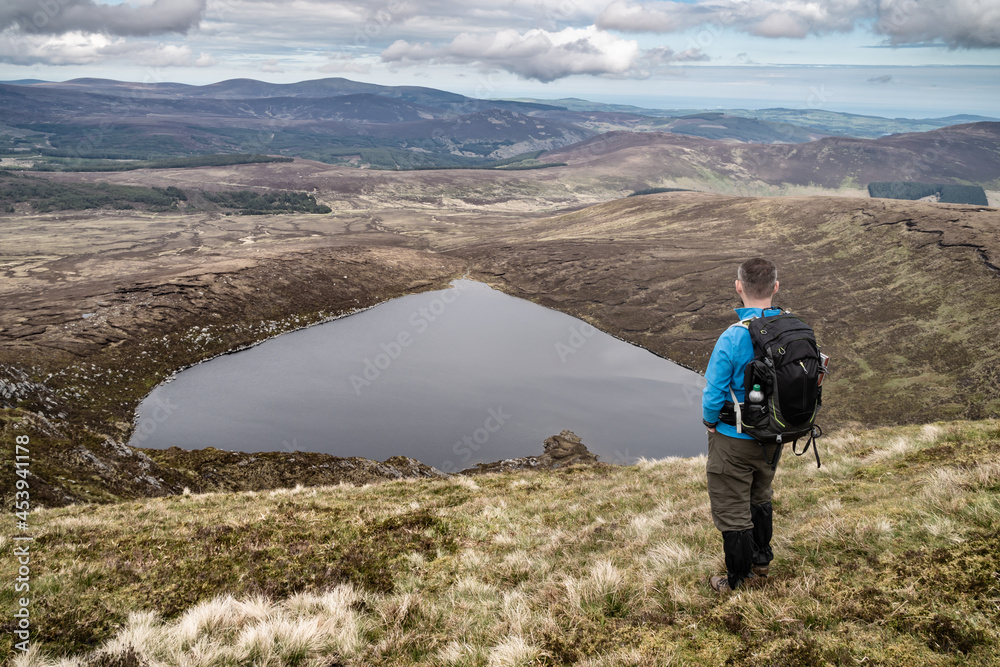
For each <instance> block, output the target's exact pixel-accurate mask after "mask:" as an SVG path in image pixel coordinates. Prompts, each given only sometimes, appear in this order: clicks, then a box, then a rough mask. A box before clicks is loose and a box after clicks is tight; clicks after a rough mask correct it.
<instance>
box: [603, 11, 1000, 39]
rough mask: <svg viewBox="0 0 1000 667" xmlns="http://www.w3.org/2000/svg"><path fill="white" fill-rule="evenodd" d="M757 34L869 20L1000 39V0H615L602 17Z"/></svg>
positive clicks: (805, 31)
mask: <svg viewBox="0 0 1000 667" xmlns="http://www.w3.org/2000/svg"><path fill="white" fill-rule="evenodd" d="M705 24H714V25H717V26H720V27H731V28H733V29H735V30H739V31H742V32H746V33H749V34H752V35H757V36H759V37H791V38H800V39H801V38H804V37H807V36H809V35H824V34H829V33H843V32H851V31H853V30H854V29H855V28H857V27H859V26H870V27H871V28H872V29H873V30H874V31H875V32H877V33H879V34H882V35H885V36H887V37H888V38H889V41H890V43H892V44H897V45H902V44H915V43H922V42H935V41H937V42H941V43H943V44H945V45H947V46H950V47H953V48H957V47H966V48H996V47H1000V3H998V2H996V1H995V0H994V1H983V0H920V1H919V2H918V1H917V0H826V1H824V2H820V1H817V0H752V1H750V0H697V1H696V2H692V3H688V2H679V1H677V0H657V1H654V2H635V1H634V0H615V1H614V2H612V3H611V4H609V5H608V6H607V7H605V8H604V10H603V11H602V12H601V14H600V16H598V18H597V21H596V25H597V26H599V27H600V28H603V29H605V30H621V31H625V32H660V33H669V32H679V31H683V30H687V29H688V28H692V27H695V26H699V25H705Z"/></svg>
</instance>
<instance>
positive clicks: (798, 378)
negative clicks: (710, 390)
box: [727, 312, 829, 467]
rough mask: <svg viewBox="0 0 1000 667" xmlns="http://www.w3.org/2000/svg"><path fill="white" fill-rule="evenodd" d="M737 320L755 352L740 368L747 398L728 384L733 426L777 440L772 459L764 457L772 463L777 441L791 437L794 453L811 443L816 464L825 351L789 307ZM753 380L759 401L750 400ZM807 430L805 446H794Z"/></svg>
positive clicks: (766, 440)
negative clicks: (738, 395)
mask: <svg viewBox="0 0 1000 667" xmlns="http://www.w3.org/2000/svg"><path fill="white" fill-rule="evenodd" d="M740 325H741V326H745V327H746V328H747V331H749V333H750V340H751V341H752V342H753V352H754V358H753V360H752V361H751V362H750V363H749V364H747V367H746V370H745V371H744V377H743V387H744V389H745V390H746V394H745V396H746V400H745V402H744V403H742V404H739V403H736V395H735V393H733V392H732V389H730V393H731V394H732V397H733V410H734V412H735V415H734V416H735V419H734V422H735V424H736V425H737V430H739V431H741V432H742V433H746V434H747V435H749V436H752V437H753V438H755V439H756V440H758V441H759V442H762V443H764V444H777V445H778V448H777V449H776V450H775V453H774V460H773V461H767V462H768V463H769V464H771V465H773V466H777V464H778V457H779V456H780V455H781V446H782V445H783V444H784V443H786V442H789V441H791V442H792V451H793V452H794V453H795V455H796V456H802V455H803V454H805V453H806V451H808V449H809V445H810V444H811V445H812V446H813V452H814V453H815V454H816V467H819V466H820V462H819V451H818V450H817V449H816V438H818V437H820V436H821V435H822V434H823V431H822V429H821V428H820V427H819V426H818V425H817V424H816V415H817V413H818V412H819V408H820V405H821V404H822V395H823V387H822V384H823V376H824V375H825V374H826V372H827V362H828V361H829V357H827V356H826V355H823V354H820V351H819V345H817V344H816V336H815V334H814V333H813V330H812V328H811V327H810V326H809V325H808V324H806V323H805V322H803V321H802V320H801V319H799V318H798V317H795V316H794V315H791V314H790V313H788V312H781V313H779V314H777V315H767V316H761V317H755V318H753V319H750V320H744V321H743V322H741V323H740ZM754 385H760V389H761V392H762V393H763V400H762V401H760V402H753V401H751V400H750V392H751V389H752V388H753V387H754ZM727 407H728V404H727ZM806 436H808V437H809V439H808V440H807V441H806V445H805V447H803V448H802V451H801V452H799V451H797V450H796V449H795V445H796V443H797V442H798V440H799V438H803V437H806ZM765 460H767V452H766V449H765Z"/></svg>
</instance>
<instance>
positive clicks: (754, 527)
mask: <svg viewBox="0 0 1000 667" xmlns="http://www.w3.org/2000/svg"><path fill="white" fill-rule="evenodd" d="M736 275H737V279H736V293H737V294H738V295H739V296H740V299H742V301H743V308H737V309H736V313H737V315H738V316H739V318H740V321H741V322H745V321H746V320H748V319H750V318H753V317H760V316H762V315H774V314H778V313H780V312H781V311H780V309H777V308H772V307H771V299H772V298H773V297H774V295H775V294H776V293H777V292H778V270H777V268H776V267H775V265H774V264H773V263H772V262H770V261H768V260H766V259H761V258H754V259H749V260H747V261H745V262H743V263H742V264H740V267H739V270H738V271H737V274H736ZM753 359H754V349H753V343H752V342H751V338H750V333H749V331H748V330H747V328H746V327H745V326H741V324H740V323H737V324H734V325H732V326H730V327H729V328H728V329H726V330H725V331H724V332H723V333H722V335H721V336H719V340H718V341H717V342H716V344H715V349H714V350H713V351H712V357H711V359H710V360H709V362H708V370H707V371H706V372H705V379H706V380H707V385H706V386H705V391H704V393H703V395H702V421H703V422H704V424H705V427H706V428H707V429H708V465H707V466H706V471H707V474H708V497H709V501H710V503H711V506H712V521H713V522H714V523H715V527H716V528H718V529H719V530H720V531H722V540H723V550H724V552H725V556H726V570H727V574H726V575H718V576H713V577H711V579H710V583H711V585H712V588H713V589H714V590H716V591H718V592H725V591H731V590H735V589H736V588H738V587H739V586H740V585H741V584H742V583H743V582H744V581H745V580H747V579H751V578H753V577H755V576H762V577H766V576H767V572H768V567H769V563H770V562H771V560H772V558H773V557H774V556H773V554H772V552H771V496H772V490H771V481H772V480H773V479H774V472H775V468H776V467H777V457H778V456H779V451H778V450H779V449H780V446H781V445H768V446H764V445H763V444H762V443H760V442H758V441H756V440H755V439H754V438H753V437H752V436H750V435H747V434H746V433H743V432H741V430H739V429H737V427H736V420H735V419H733V420H732V423H726V420H724V419H723V418H722V417H723V415H722V412H723V407H724V406H725V404H726V401H728V400H730V396H735V401H737V402H739V403H742V402H744V401H745V400H746V395H745V394H746V388H745V387H744V386H743V383H744V369H745V368H746V366H747V364H748V363H750V362H751V361H752V360H753ZM762 447H763V448H764V449H765V452H764V453H763V454H762V452H761V449H762ZM768 457H770V460H768Z"/></svg>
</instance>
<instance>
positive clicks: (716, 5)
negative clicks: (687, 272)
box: [0, 0, 1000, 117]
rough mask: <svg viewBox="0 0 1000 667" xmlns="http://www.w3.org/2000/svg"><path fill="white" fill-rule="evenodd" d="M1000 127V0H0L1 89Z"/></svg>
mask: <svg viewBox="0 0 1000 667" xmlns="http://www.w3.org/2000/svg"><path fill="white" fill-rule="evenodd" d="M327 76H343V77H347V78H350V79H354V80H359V81H367V82H371V83H380V84H387V85H398V84H408V85H425V86H431V87H435V88H443V89H446V90H451V91H454V92H458V93H463V94H466V95H473V96H476V97H538V98H544V99H555V98H560V97H583V98H586V99H591V100H597V101H604V102H618V103H625V104H636V105H640V106H647V107H657V108H673V109H677V108H706V107H707V108H712V107H717V106H719V107H744V108H762V107H769V106H785V107H793V108H824V109H833V110H837V111H850V112H855V113H874V114H879V115H890V116H909V117H927V116H940V115H948V114H954V113H978V114H984V115H992V116H998V117H1000V0H827V1H824V0H686V1H679V0H678V1H675V0H652V1H645V0H461V1H453V0H422V1H419V2H418V1H417V0H128V1H122V0H0V80H3V81H11V80H19V79H44V80H48V81H64V80H68V79H73V78H78V77H102V78H112V79H120V80H130V81H148V82H152V81H179V82H183V83H192V84H205V83H212V82H215V81H221V80H223V79H230V78H237V77H250V78H256V79H261V80H265V81H271V82H276V83H287V82H293V81H302V80H305V79H316V78H321V77H327Z"/></svg>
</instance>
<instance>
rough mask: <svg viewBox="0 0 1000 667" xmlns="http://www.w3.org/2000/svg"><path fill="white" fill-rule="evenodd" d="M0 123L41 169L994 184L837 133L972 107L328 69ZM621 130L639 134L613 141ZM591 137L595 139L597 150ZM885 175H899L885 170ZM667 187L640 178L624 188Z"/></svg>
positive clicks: (69, 103) (977, 140) (40, 94)
mask: <svg viewBox="0 0 1000 667" xmlns="http://www.w3.org/2000/svg"><path fill="white" fill-rule="evenodd" d="M0 119H2V123H3V126H0V155H7V156H10V157H15V158H18V159H20V160H21V162H20V164H23V165H37V166H40V167H42V168H46V169H62V168H65V164H66V161H68V160H71V161H73V165H72V166H73V168H75V169H80V168H87V166H88V160H109V159H111V160H155V159H162V158H174V157H188V156H197V155H209V154H220V153H267V154H275V155H283V156H287V157H301V158H307V159H312V160H318V161H322V162H326V163H329V164H341V165H349V166H357V167H370V168H379V169H413V168H456V167H490V166H498V165H497V164H496V162H497V161H498V160H504V159H510V158H514V157H517V156H521V155H523V156H525V157H526V158H534V157H535V156H536V154H537V153H538V152H539V151H558V150H560V149H563V148H565V147H568V146H570V145H572V144H575V143H578V142H580V141H587V140H590V139H593V138H594V137H595V136H597V135H599V134H605V135H606V136H605V137H604V138H602V139H598V140H595V142H596V143H592V144H589V145H587V146H584V147H582V150H583V151H584V153H583V154H584V155H585V156H586V157H585V160H586V161H588V162H593V161H594V160H593V159H594V158H602V159H603V158H606V157H608V156H609V155H612V154H613V155H617V156H618V157H621V156H622V155H623V154H622V153H620V151H621V150H626V149H628V147H629V146H635V147H639V146H643V148H642V150H652V151H653V152H654V154H658V155H659V158H660V159H659V160H658V161H657V162H655V164H652V165H640V163H641V161H636V160H635V156H633V157H632V158H630V160H632V161H633V162H634V163H635V164H636V165H639V166H637V169H640V170H642V171H645V172H649V171H650V169H652V170H654V171H656V172H663V173H665V174H666V175H668V176H670V177H673V176H678V177H685V178H686V177H691V178H695V177H699V175H700V177H702V178H704V176H705V174H706V170H707V172H711V173H713V174H717V175H718V176H719V177H721V178H725V179H735V181H736V182H737V183H744V182H751V181H759V182H761V183H766V184H771V185H776V184H781V183H790V184H794V185H810V184H814V185H818V186H821V187H824V188H830V187H836V188H839V187H842V186H843V185H845V184H848V185H850V184H854V182H855V180H856V181H857V183H856V185H857V187H862V186H863V185H864V184H865V183H867V182H870V181H872V180H893V181H895V180H923V181H930V182H942V183H950V182H955V181H956V180H958V181H968V182H971V183H977V184H983V185H987V183H988V182H990V181H992V180H993V179H995V178H996V177H995V176H991V175H990V174H993V173H994V171H993V164H994V163H995V161H996V160H995V158H994V156H993V155H991V154H989V152H988V151H986V152H984V151H983V150H982V149H981V146H980V144H981V142H982V141H986V144H987V145H993V143H991V142H993V140H994V139H993V138H991V136H986V137H985V138H984V137H969V136H967V134H966V135H963V134H962V133H961V132H960V133H959V134H953V135H940V136H938V139H937V140H939V141H941V142H945V143H948V144H949V146H948V147H944V144H942V145H941V148H933V147H932V149H931V150H930V153H928V152H927V151H928V146H927V145H925V143H923V140H922V139H913V138H910V139H906V138H900V139H892V138H891V137H884V138H880V139H879V141H880V142H882V143H877V144H867V143H852V142H857V141H859V139H857V138H852V135H871V136H872V137H881V135H884V134H887V133H888V132H897V134H898V133H899V132H900V131H903V133H904V134H903V136H906V133H909V132H911V130H914V129H917V130H920V131H924V130H931V129H939V128H941V126H944V125H949V124H950V123H954V122H959V121H965V120H977V121H978V120H979V117H977V116H952V117H948V118H941V119H929V120H923V121H916V120H909V119H885V118H878V117H871V116H858V115H852V114H842V113H834V112H828V111H813V110H794V109H764V110H758V111H753V112H749V111H745V110H728V111H719V110H713V111H704V110H703V111H698V110H689V111H684V112H681V111H674V112H670V111H664V110H649V109H641V108H638V107H633V106H629V105H610V104H600V103H593V102H588V101H586V100H578V99H572V98H571V99H565V100H555V101H554V103H545V102H543V101H539V100H533V99H521V100H485V99H475V98H471V97H467V96H464V95H459V94H456V93H451V92H447V91H443V90H436V89H434V88H427V87H422V86H382V85H376V84H370V83H362V82H357V81H351V80H349V79H344V78H337V77H333V78H326V79H316V80H311V81H301V82H298V83H287V84H278V83H267V82H264V81H258V80H255V79H231V80H228V81H220V82H218V83H213V84H209V85H204V86H194V85H187V84H180V83H134V82H124V81H114V80H109V79H93V78H86V79H73V80H71V81H66V82H62V83H51V82H39V83H30V84H25V83H24V82H18V83H17V84H0ZM987 125H989V123H987ZM969 126H970V125H969V124H966V125H964V126H961V127H969ZM622 131H628V132H642V133H644V134H646V135H647V136H645V137H644V138H630V137H624V136H623V135H621V134H620V133H621V132H622ZM608 133H611V134H608ZM614 133H618V134H614ZM986 134H989V132H987V133H986ZM894 136H895V135H894ZM915 136H919V135H915ZM683 137H688V138H691V139H695V138H697V140H695V142H694V143H691V142H690V141H688V140H685V139H683ZM702 140H713V141H714V142H715V143H712V144H705V143H701V141H702ZM824 142H825V143H824ZM955 142H959V143H961V145H958V144H956V143H955ZM962 142H964V143H962ZM609 144H610V146H609ZM748 144H764V145H769V147H764V148H760V149H758V148H750V147H748V146H747V145H748ZM782 144H786V145H794V146H798V147H801V148H794V149H792V148H788V147H787V146H786V147H782V146H781V145H782ZM813 144H814V145H813ZM595 146H601V150H600V151H598V152H597V153H595V152H594V148H595ZM675 148H684V149H685V150H690V151H693V152H692V153H690V154H684V153H683V152H681V153H677V152H676V151H674V149H675ZM569 150H570V152H569V153H567V154H566V159H562V158H561V157H559V156H558V155H552V156H549V157H548V158H546V159H544V160H542V162H540V163H538V164H537V165H536V166H541V165H543V164H555V163H561V162H572V161H573V160H578V159H580V158H579V154H577V153H574V152H573V151H574V150H576V149H569ZM637 150H638V148H637ZM660 153H662V155H660ZM852 155H853V157H852ZM937 157H940V158H942V161H941V165H942V166H945V165H946V166H948V169H949V173H947V174H939V173H937V165H936V164H932V162H934V160H935V159H936V158H937ZM744 158H746V159H744ZM954 159H957V162H956V161H955V160H954ZM831 160H833V162H835V164H833V163H831ZM852 165H853V166H852ZM629 169H631V167H628V168H626V172H628V170H629ZM890 169H896V170H897V171H898V172H899V173H887V170H890ZM838 179H839V180H838ZM852 179H853V180H852ZM949 179H951V180H949ZM673 185H674V184H670V183H659V182H648V181H647V182H635V183H629V184H628V185H623V188H626V187H628V188H631V189H642V188H644V187H660V186H667V187H672V186H673ZM687 185H690V184H689V183H688V184H684V186H685V187H686V186H687Z"/></svg>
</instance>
